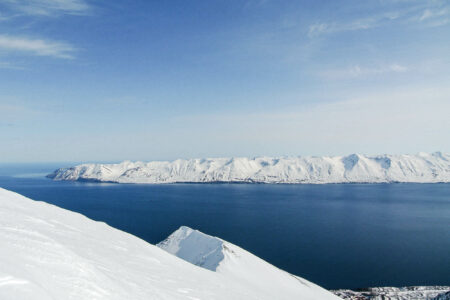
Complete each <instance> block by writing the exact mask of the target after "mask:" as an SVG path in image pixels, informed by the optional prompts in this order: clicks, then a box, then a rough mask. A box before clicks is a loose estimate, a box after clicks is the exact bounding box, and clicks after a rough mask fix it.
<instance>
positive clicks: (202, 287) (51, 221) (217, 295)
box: [0, 188, 340, 300]
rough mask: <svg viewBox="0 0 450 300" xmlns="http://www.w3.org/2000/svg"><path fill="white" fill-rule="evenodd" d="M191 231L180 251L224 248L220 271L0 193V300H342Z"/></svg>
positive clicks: (82, 219)
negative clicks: (195, 237)
mask: <svg viewBox="0 0 450 300" xmlns="http://www.w3.org/2000/svg"><path fill="white" fill-rule="evenodd" d="M181 230H182V231H184V232H186V233H187V232H192V230H191V229H188V228H187V227H182V229H181ZM195 233H196V235H200V236H201V237H200V238H199V239H198V243H193V244H191V243H188V244H189V245H184V244H181V243H178V245H179V247H183V248H184V247H185V246H189V247H190V248H186V249H189V251H187V252H190V251H193V252H195V251H196V248H197V247H199V248H197V249H199V250H198V251H206V250H207V247H204V244H205V242H206V244H207V246H211V248H214V247H215V246H217V245H219V244H220V245H222V253H223V255H224V258H222V260H220V262H219V265H218V267H217V272H213V271H210V270H208V269H204V268H201V267H198V266H195V265H193V264H191V263H189V262H186V261H184V260H182V259H180V258H178V257H176V256H175V255H172V254H170V253H168V252H166V251H164V250H163V249H160V248H158V247H156V246H154V245H151V244H149V243H147V242H145V241H143V240H141V239H139V238H137V237H135V236H132V235H130V234H127V233H125V232H122V231H120V230H117V229H114V228H112V227H110V226H108V225H107V224H105V223H102V222H95V221H93V220H90V219H88V218H86V217H84V216H82V215H80V214H78V213H74V212H71V211H67V210H64V209H62V208H58V207H56V206H53V205H50V204H47V203H44V202H39V201H33V200H31V199H28V198H26V197H23V196H21V195H19V194H16V193H13V192H10V191H7V190H4V189H1V188H0V299H2V300H25V299H26V300H28V299H34V300H47V299H58V300H59V299H77V300H82V299H89V300H93V299H109V300H114V299H133V300H140V299H146V300H148V299H191V300H194V299H247V300H251V299H261V300H264V299H268V300H269V299H270V300H273V299H280V300H281V299H305V300H307V299H325V300H326V299H330V300H331V299H340V298H338V297H337V296H335V295H333V294H332V293H330V292H328V291H326V290H324V289H322V288H320V287H318V286H316V285H314V284H312V283H310V282H308V281H306V280H303V279H301V278H298V277H295V276H293V275H290V274H288V273H286V272H284V271H282V270H280V269H277V268H275V267H274V266H272V265H270V264H268V263H266V262H264V261H263V260H261V259H259V258H257V257H255V256H253V255H252V254H250V253H248V252H247V251H245V250H242V249H240V248H239V247H237V246H234V245H232V244H230V243H227V242H225V241H223V240H220V239H216V238H213V242H211V243H209V242H208V241H209V240H210V238H209V237H208V236H206V235H204V236H203V235H202V234H201V233H199V232H197V231H195ZM217 241H219V243H217ZM194 242H195V240H194ZM225 246H226V247H227V248H228V247H229V249H228V250H226V251H225V250H224V249H225ZM169 248H170V249H172V250H173V251H175V250H176V249H177V248H176V245H175V244H173V246H171V247H169ZM169 248H167V249H169ZM180 249H181V248H180ZM180 249H178V250H176V252H177V253H178V252H180ZM207 256H208V257H209V256H211V254H209V255H207ZM206 261H208V262H209V261H211V262H217V258H216V257H215V256H214V255H212V256H211V260H209V259H206ZM225 262H226V263H225ZM206 265H208V264H205V266H206ZM208 266H212V265H208Z"/></svg>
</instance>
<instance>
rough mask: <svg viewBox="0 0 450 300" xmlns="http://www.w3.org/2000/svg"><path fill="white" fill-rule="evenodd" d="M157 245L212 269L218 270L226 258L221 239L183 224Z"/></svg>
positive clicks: (200, 265)
mask: <svg viewBox="0 0 450 300" xmlns="http://www.w3.org/2000/svg"><path fill="white" fill-rule="evenodd" d="M157 246H158V247H160V248H161V249H163V250H165V251H167V252H169V253H171V254H174V255H176V256H178V257H179V258H182V259H184V260H186V261H188V262H190V263H192V264H194V265H196V266H199V267H203V268H205V269H208V270H211V271H216V269H217V267H218V266H219V264H220V262H221V261H222V260H223V259H224V254H223V241H222V240H221V239H219V238H217V237H214V236H210V235H207V234H204V233H202V232H200V231H198V230H194V229H192V228H189V227H187V226H181V227H180V228H179V229H178V230H176V231H175V232H174V233H172V234H171V235H170V236H169V237H168V238H167V239H165V240H164V241H162V242H161V243H159V244H157Z"/></svg>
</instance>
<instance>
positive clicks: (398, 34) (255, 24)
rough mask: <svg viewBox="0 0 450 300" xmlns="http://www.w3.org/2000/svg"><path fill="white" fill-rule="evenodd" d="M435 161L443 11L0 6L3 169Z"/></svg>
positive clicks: (447, 4) (92, 1)
mask: <svg viewBox="0 0 450 300" xmlns="http://www.w3.org/2000/svg"><path fill="white" fill-rule="evenodd" d="M434 151H442V152H450V1H447V0H429V1H423V0H418V1H415V0H370V1H360V0H342V1H334V0H328V1H322V0H315V1H309V0H308V1H306V0H305V1H303V0H293V1H275V0H243V1H239V0H233V1H225V0H205V1H200V0H193V1H185V0H183V1H182V0H180V1H178V0H171V1H150V0H127V1H125V0H111V1H100V0H1V1H0V162H51V161H71V162H75V161H76V162H93V161H99V162H106V161H121V160H173V159H177V158H200V157H229V156H250V157H254V156H293V155H295V156H297V155H302V156H309V155H345V154H350V153H363V154H383V153H392V154H400V153H417V152H434Z"/></svg>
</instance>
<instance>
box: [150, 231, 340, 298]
mask: <svg viewBox="0 0 450 300" xmlns="http://www.w3.org/2000/svg"><path fill="white" fill-rule="evenodd" d="M157 246H158V247H160V248H162V249H164V250H166V251H167V252H169V253H171V254H174V255H176V256H178V257H180V258H182V259H184V260H186V261H188V262H190V263H192V264H194V265H197V266H200V267H203V268H205V269H209V270H212V271H215V272H216V273H218V274H220V275H222V276H224V277H226V278H234V279H235V280H236V281H238V282H241V283H243V284H244V285H245V286H248V287H252V288H253V289H255V290H260V291H264V294H265V295H266V296H267V297H268V298H269V299H280V298H279V296H278V295H279V293H280V292H279V291H283V293H284V294H285V295H286V299H310V298H313V297H315V295H316V294H318V293H322V292H323V291H324V290H323V289H322V288H321V287H319V286H317V285H315V284H313V283H311V282H309V281H307V280H305V279H303V278H300V277H297V276H294V275H292V274H289V273H287V272H285V271H282V270H280V269H278V268H276V267H275V266H273V265H271V264H269V263H267V262H266V261H264V260H262V259H260V258H259V257H256V256H255V255H253V254H251V253H250V252H248V251H246V250H244V249H242V248H240V247H238V246H236V245H234V244H231V243H229V242H227V241H224V240H222V239H220V238H217V237H213V236H210V235H207V234H204V233H202V232H200V231H198V230H193V229H191V228H189V227H185V226H182V227H180V229H178V230H177V231H175V232H174V233H172V234H171V235H170V236H169V237H168V238H167V239H166V240H164V241H162V242H161V243H159V244H157ZM250 274H251V275H250ZM298 289H302V290H303V292H302V296H296V294H297V293H298V292H297V291H298ZM320 299H333V297H332V295H330V294H325V293H323V295H321V296H320Z"/></svg>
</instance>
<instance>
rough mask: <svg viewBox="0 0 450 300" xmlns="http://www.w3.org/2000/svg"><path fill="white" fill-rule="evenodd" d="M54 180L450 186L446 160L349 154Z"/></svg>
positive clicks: (66, 172)
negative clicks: (398, 183) (396, 183)
mask: <svg viewBox="0 0 450 300" xmlns="http://www.w3.org/2000/svg"><path fill="white" fill-rule="evenodd" d="M48 177H50V178H53V179H54V180H79V181H101V182H118V183H176V182H197V183H202V182H248V183H356V182H360V183H380V182H421V183H436V182H450V155H449V154H444V153H441V152H435V153H432V154H427V153H419V154H416V155H388V154H384V155H376V156H367V155H360V154H351V155H348V156H334V157H329V156H324V157H275V158H273V157H256V158H245V157H241V158H208V159H189V160H183V159H179V160H175V161H172V162H168V161H152V162H130V161H124V162H122V163H119V164H83V165H78V166H75V167H70V168H61V169H58V170H56V171H55V172H54V173H52V174H49V175H48Z"/></svg>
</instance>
